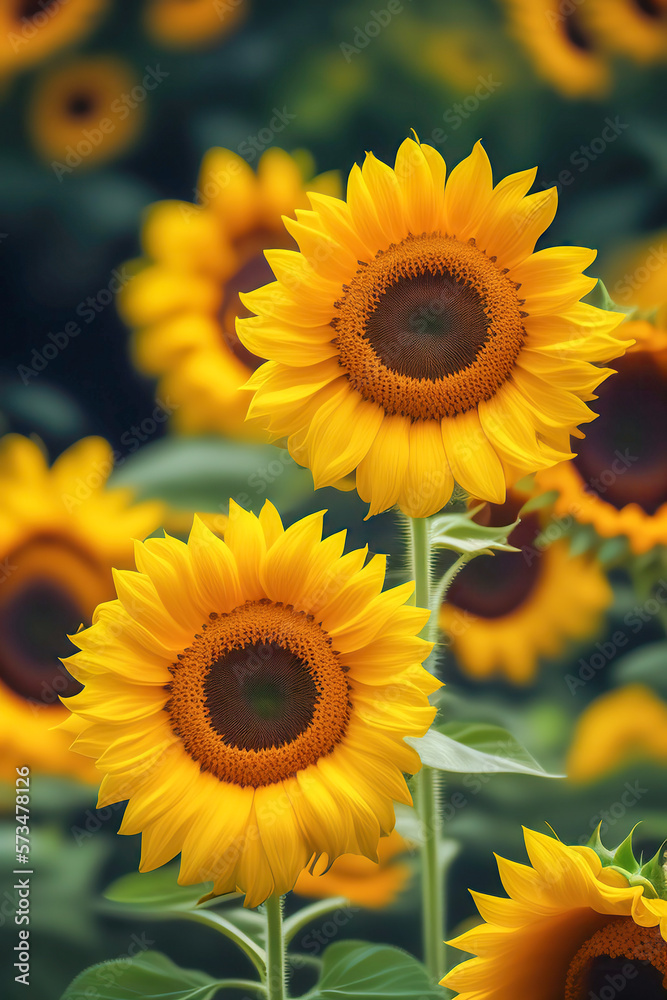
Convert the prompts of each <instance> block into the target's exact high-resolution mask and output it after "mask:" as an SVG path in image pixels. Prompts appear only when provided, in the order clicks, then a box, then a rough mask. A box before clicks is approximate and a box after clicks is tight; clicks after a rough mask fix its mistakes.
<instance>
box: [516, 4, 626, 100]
mask: <svg viewBox="0 0 667 1000" xmlns="http://www.w3.org/2000/svg"><path fill="white" fill-rule="evenodd" d="M604 2H605V3H606V0H604ZM505 5H506V7H507V11H508V15H509V20H510V30H511V31H512V33H513V34H514V35H515V37H516V38H517V39H518V41H519V42H520V43H521V45H522V46H523V47H524V48H525V50H526V52H527V53H528V56H529V57H530V59H531V61H532V63H533V66H534V68H535V72H536V73H538V74H539V75H540V76H541V77H542V78H543V79H544V80H546V81H547V82H548V83H550V84H551V85H552V86H553V87H555V89H556V90H558V91H559V92H560V93H561V94H563V96H565V97H572V98H576V97H584V96H585V97H600V96H602V95H603V94H604V93H605V92H606V91H607V90H608V89H609V79H610V75H609V65H608V59H607V56H606V53H604V51H603V50H602V46H601V45H600V43H599V40H598V39H597V37H596V36H595V35H594V34H593V33H592V32H591V30H590V27H589V25H588V22H587V20H586V10H587V8H588V6H589V4H588V3H585V4H582V5H581V6H579V5H577V4H575V3H571V4H569V5H566V4H564V3H563V0H505Z"/></svg>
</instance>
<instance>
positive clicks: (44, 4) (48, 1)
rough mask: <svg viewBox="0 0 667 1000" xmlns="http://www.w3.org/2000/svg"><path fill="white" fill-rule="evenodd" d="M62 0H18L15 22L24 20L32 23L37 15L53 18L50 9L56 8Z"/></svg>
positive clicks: (52, 12)
mask: <svg viewBox="0 0 667 1000" xmlns="http://www.w3.org/2000/svg"><path fill="white" fill-rule="evenodd" d="M62 2H63V0H19V2H18V6H17V10H16V17H17V20H19V21H22V20H23V19H24V18H25V19H26V20H28V21H32V19H33V18H35V17H36V16H37V15H38V14H50V16H51V17H53V14H54V13H55V11H52V10H51V8H57V7H59V6H60V4H61V3H62Z"/></svg>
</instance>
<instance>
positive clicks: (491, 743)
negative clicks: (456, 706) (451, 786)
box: [406, 722, 562, 778]
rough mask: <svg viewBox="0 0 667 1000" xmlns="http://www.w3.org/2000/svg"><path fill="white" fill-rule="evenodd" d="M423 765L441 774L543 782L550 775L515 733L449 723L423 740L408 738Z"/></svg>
mask: <svg viewBox="0 0 667 1000" xmlns="http://www.w3.org/2000/svg"><path fill="white" fill-rule="evenodd" d="M406 743H409V744H410V746H412V747H414V749H415V750H416V751H417V753H418V754H419V756H420V757H421V759H422V763H423V764H427V765H428V766H429V767H432V768H435V769H436V770H438V771H453V772H458V773H467V774H492V773H501V772H505V773H507V772H514V773H517V774H532V775H537V776H539V777H541V778H558V777H562V775H557V774H548V773H547V772H546V771H545V770H544V768H543V767H542V766H541V765H540V764H538V762H537V761H536V760H535V758H534V757H533V756H532V755H531V754H530V753H529V752H528V751H527V750H526V748H525V747H524V746H522V745H521V743H519V741H518V740H517V739H515V737H514V736H512V734H511V733H509V732H508V731H507V730H506V729H503V728H502V727H501V726H492V725H487V724H486V723H472V722H448V723H446V724H445V725H443V726H440V727H439V728H438V729H434V728H432V729H430V730H429V731H428V733H427V734H426V736H422V737H421V738H419V739H413V738H408V739H406Z"/></svg>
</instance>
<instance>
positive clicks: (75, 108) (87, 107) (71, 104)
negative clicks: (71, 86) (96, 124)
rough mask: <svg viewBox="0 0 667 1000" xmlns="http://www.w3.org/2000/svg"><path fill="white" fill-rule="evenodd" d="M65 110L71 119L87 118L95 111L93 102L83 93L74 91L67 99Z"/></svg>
mask: <svg viewBox="0 0 667 1000" xmlns="http://www.w3.org/2000/svg"><path fill="white" fill-rule="evenodd" d="M66 110H67V114H68V115H69V116H70V117H71V118H88V116H89V115H91V114H92V113H93V111H94V110H95V100H94V98H93V97H92V96H91V95H90V94H87V93H86V92H85V91H76V92H75V93H73V94H70V96H69V97H68V98H67V104H66Z"/></svg>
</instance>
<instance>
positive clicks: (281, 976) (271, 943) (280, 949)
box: [264, 895, 287, 1000]
mask: <svg viewBox="0 0 667 1000" xmlns="http://www.w3.org/2000/svg"><path fill="white" fill-rule="evenodd" d="M264 908H265V910H266V957H267V962H266V987H267V996H268V1000H286V997H287V990H286V978H287V974H286V965H285V939H284V936H283V899H282V896H276V895H273V896H269V898H268V899H267V900H266V902H265V904H264Z"/></svg>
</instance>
